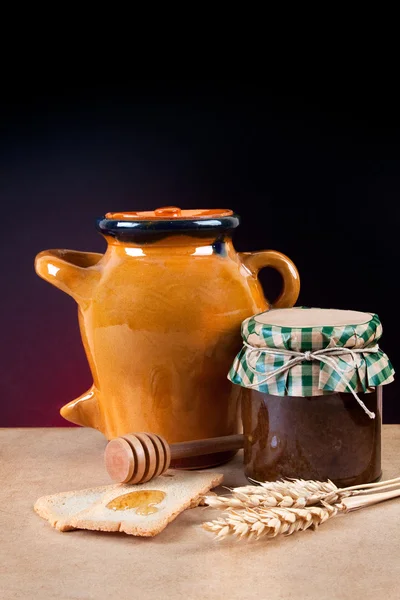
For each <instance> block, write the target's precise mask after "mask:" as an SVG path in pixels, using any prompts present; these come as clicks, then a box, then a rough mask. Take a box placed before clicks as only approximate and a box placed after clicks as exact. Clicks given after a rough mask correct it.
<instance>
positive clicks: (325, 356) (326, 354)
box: [243, 340, 379, 419]
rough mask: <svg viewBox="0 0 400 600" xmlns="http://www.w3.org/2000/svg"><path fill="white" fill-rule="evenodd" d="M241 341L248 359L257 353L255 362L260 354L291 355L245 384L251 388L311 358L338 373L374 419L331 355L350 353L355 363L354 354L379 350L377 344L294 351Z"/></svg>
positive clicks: (249, 364)
mask: <svg viewBox="0 0 400 600" xmlns="http://www.w3.org/2000/svg"><path fill="white" fill-rule="evenodd" d="M243 343H244V345H245V346H246V348H247V350H246V353H248V358H249V359H250V356H251V355H252V354H253V352H256V353H258V356H257V358H256V360H255V364H256V363H257V361H258V359H259V357H260V356H261V354H270V355H273V356H290V357H292V358H290V360H288V362H287V363H285V364H284V365H282V366H281V367H278V368H277V369H275V370H274V371H272V372H271V373H269V375H267V377H265V378H264V379H263V380H261V381H256V382H255V383H251V384H247V386H246V387H248V388H252V387H257V386H259V385H262V384H263V383H266V382H267V381H268V380H270V379H273V378H274V377H277V376H278V375H280V374H281V373H284V372H286V371H288V370H289V369H291V368H292V367H294V366H295V365H298V364H300V363H302V362H304V361H313V360H315V361H320V362H322V363H324V364H327V365H329V366H330V367H331V368H332V369H333V370H334V371H335V372H336V373H337V374H338V375H339V377H340V379H341V380H342V381H344V383H345V384H346V387H347V388H348V389H349V390H350V392H351V393H352V394H353V396H354V398H355V399H356V400H357V402H358V404H359V405H360V406H361V408H362V409H363V410H364V412H365V413H366V414H367V415H368V416H369V418H370V419H375V413H374V412H372V411H370V410H369V409H368V408H367V407H366V406H365V404H364V402H363V401H362V400H361V398H359V397H358V395H357V393H356V392H355V391H354V390H353V388H352V387H351V385H350V383H349V382H348V381H347V380H346V378H345V376H344V371H342V370H341V369H339V367H338V365H337V364H336V362H335V361H334V360H333V358H332V357H333V356H342V355H344V354H350V355H351V357H352V359H353V361H354V363H355V361H356V356H355V355H356V354H367V353H368V354H372V353H376V352H378V351H379V346H378V344H375V346H371V348H344V347H343V346H332V347H331V348H322V350H315V351H310V350H307V351H306V352H296V351H295V350H284V349H283V348H281V349H279V350H278V349H274V348H257V347H256V346H252V345H251V344H249V343H248V342H246V341H245V340H244V341H243ZM248 351H249V352H248ZM247 364H248V367H249V369H250V371H252V373H254V375H257V376H260V375H263V373H262V372H260V371H257V369H255V368H254V367H253V366H252V365H251V362H250V360H248V363H247Z"/></svg>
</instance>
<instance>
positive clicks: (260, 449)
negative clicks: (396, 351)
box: [229, 308, 394, 487]
mask: <svg viewBox="0 0 400 600" xmlns="http://www.w3.org/2000/svg"><path fill="white" fill-rule="evenodd" d="M381 335H382V325H381V323H380V321H379V318H378V317H377V315H373V314H370V313H360V312H355V311H339V310H327V309H305V308H292V309H275V310H271V311H269V312H267V313H262V314H260V315H256V316H254V317H252V318H251V319H247V320H246V321H244V322H243V325H242V337H243V340H244V347H243V349H242V351H241V352H240V353H239V354H238V356H237V357H236V359H235V361H234V364H233V366H232V369H231V371H230V373H229V379H230V380H231V381H233V382H234V383H238V384H239V385H241V386H242V387H241V392H240V396H241V406H242V420H243V433H244V466H245V474H246V476H247V477H248V478H250V479H254V480H256V481H274V480H277V479H281V478H300V479H315V480H319V481H324V480H327V479H330V480H331V481H333V482H334V483H335V484H336V485H338V486H340V487H346V486H350V485H356V484H361V483H367V482H372V481H375V480H377V479H379V477H380V476H381V423H382V385H384V384H386V383H390V382H391V381H393V373H394V371H393V368H392V366H391V364H390V361H389V359H388V357H387V356H386V355H385V354H384V353H383V352H382V351H381V350H380V349H379V347H378V344H377V340H378V339H379V338H380V337H381Z"/></svg>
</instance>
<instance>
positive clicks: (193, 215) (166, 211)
mask: <svg viewBox="0 0 400 600" xmlns="http://www.w3.org/2000/svg"><path fill="white" fill-rule="evenodd" d="M232 215H233V211H232V210H229V209H226V208H200V209H189V210H186V209H181V208H179V207H178V206H162V207H161V208H156V209H155V210H142V211H133V212H108V213H107V214H106V219H111V220H117V221H142V220H145V221H149V220H151V221H155V220H157V221H162V220H163V221H165V220H167V221H169V220H171V219H173V220H175V219H185V220H187V219H210V218H218V217H220V218H221V217H230V216H232Z"/></svg>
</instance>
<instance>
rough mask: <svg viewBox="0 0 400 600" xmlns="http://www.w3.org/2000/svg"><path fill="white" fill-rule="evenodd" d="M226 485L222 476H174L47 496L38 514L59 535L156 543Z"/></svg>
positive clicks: (39, 504) (189, 473) (185, 473)
mask: <svg viewBox="0 0 400 600" xmlns="http://www.w3.org/2000/svg"><path fill="white" fill-rule="evenodd" d="M222 479H223V475H221V474H219V473H213V472H211V471H175V470H170V471H167V472H166V473H164V474H163V475H161V476H160V477H157V478H156V479H153V480H152V481H149V482H148V483H142V484H139V485H127V484H115V485H107V486H103V487H98V488H92V489H87V490H79V491H74V492H61V493H59V494H53V495H51V496H43V497H42V498H39V500H37V502H36V503H35V506H34V509H35V511H36V512H37V513H38V514H39V515H40V516H41V517H43V518H44V519H47V520H48V521H49V523H50V524H51V525H52V526H53V527H55V528H56V529H58V530H59V531H70V530H72V529H91V530H95V531H121V532H124V533H128V534H130V535H138V536H145V537H151V536H154V535H157V534H158V533H160V532H161V531H162V530H163V529H165V527H166V526H167V525H168V523H170V522H171V521H173V519H175V518H176V517H177V516H178V515H179V513H181V512H182V511H183V510H185V509H186V508H193V507H195V506H197V505H198V504H199V502H200V500H201V496H202V495H203V494H205V493H207V492H208V491H209V490H210V489H211V488H213V487H215V486H217V485H220V483H221V482H222ZM132 492H135V493H134V494H132ZM136 492H147V493H146V494H140V495H139V494H137V493H136ZM151 492H154V493H151ZM127 494H129V496H126V495H127ZM121 496H124V498H122V499H119V500H116V501H115V499H117V498H120V497H121ZM113 501H115V502H113ZM116 504H120V505H121V504H122V507H121V506H120V507H118V508H116V507H115V505H116ZM107 505H109V506H107ZM121 508H122V509H121Z"/></svg>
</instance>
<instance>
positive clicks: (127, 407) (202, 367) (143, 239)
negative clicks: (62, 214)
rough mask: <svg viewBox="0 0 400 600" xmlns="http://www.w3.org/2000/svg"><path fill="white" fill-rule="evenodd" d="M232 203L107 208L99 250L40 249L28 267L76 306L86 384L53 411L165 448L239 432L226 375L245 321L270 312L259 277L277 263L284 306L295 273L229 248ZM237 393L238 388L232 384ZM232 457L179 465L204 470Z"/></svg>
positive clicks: (276, 259)
mask: <svg viewBox="0 0 400 600" xmlns="http://www.w3.org/2000/svg"><path fill="white" fill-rule="evenodd" d="M238 224H239V218H238V217H237V216H236V215H234V214H233V213H232V211H230V210H191V211H187V210H182V211H181V210H180V209H178V208H175V207H166V208H160V209H158V210H156V211H154V212H153V211H149V212H141V213H140V212H139V213H134V212H130V213H108V214H107V215H106V216H105V218H101V219H99V220H98V222H97V228H98V229H99V231H100V232H101V233H102V234H103V235H104V236H105V238H106V240H107V242H108V247H107V251H106V252H105V254H104V255H102V254H95V253H88V252H76V251H72V250H47V251H44V252H41V253H40V254H38V256H37V257H36V263H35V268H36V272H37V273H38V275H40V277H43V279H46V280H47V281H49V282H50V283H52V284H53V285H55V286H56V287H58V288H60V289H61V290H63V291H64V292H66V293H67V294H70V295H71V296H72V297H73V298H74V299H75V301H76V302H77V304H78V314H79V324H80V330H81V335H82V340H83V343H84V346H85V350H86V354H87V357H88V360H89V363H90V368H91V371H92V374H93V381H94V383H93V386H92V387H91V388H90V390H88V391H87V392H85V393H84V394H83V395H82V396H80V397H79V398H77V399H76V400H73V401H72V402H70V403H69V404H66V405H65V406H64V407H63V408H62V409H61V415H62V416H63V417H64V418H65V419H67V420H69V421H72V422H73V423H77V424H79V425H86V426H89V427H94V428H96V429H98V430H100V431H102V432H103V433H104V435H105V436H106V437H107V438H108V439H111V438H113V437H116V436H120V435H124V434H127V433H130V432H135V431H148V432H152V433H158V434H160V435H162V436H164V437H165V438H166V439H167V441H168V442H169V443H174V442H180V441H186V440H194V439H199V438H208V437H214V436H222V435H229V434H233V433H236V432H237V427H238V422H237V419H238V416H237V394H238V392H237V388H236V386H233V385H232V384H231V383H230V382H229V381H228V380H227V373H228V371H229V368H230V365H231V363H232V360H233V358H234V356H235V354H236V353H237V352H238V351H239V349H240V347H241V336H240V325H241V322H242V321H243V319H245V318H247V317H249V316H250V315H252V314H254V313H258V312H261V311H265V310H267V309H268V306H269V305H268V302H267V301H266V299H265V298H264V295H263V292H262V289H261V286H260V284H259V282H258V280H257V273H258V271H259V269H261V268H262V267H266V266H269V267H274V268H276V269H277V270H278V271H279V272H280V273H281V275H282V278H283V284H284V285H283V291H282V294H281V296H280V297H279V298H278V300H277V302H276V303H275V305H274V306H277V307H278V306H279V307H290V306H292V305H293V304H294V303H295V302H296V299H297V297H298V293H299V285H300V284H299V276H298V272H297V270H296V267H295V266H294V264H293V263H292V262H291V261H290V260H289V258H287V257H286V256H285V255H283V254H280V253H279V252H275V251H273V250H268V251H262V252H254V253H247V252H244V253H237V252H236V251H235V249H234V247H233V244H232V239H231V238H232V231H233V230H234V229H235V228H236V227H237V226H238ZM235 388H236V389H235ZM230 456H231V454H228V455H223V456H222V455H218V454H216V455H213V456H206V457H204V456H202V457H196V458H193V459H186V461H185V462H184V463H182V464H179V465H175V466H182V467H189V468H190V467H198V466H211V465H213V464H218V463H221V462H224V461H225V460H227V459H228V458H230Z"/></svg>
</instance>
